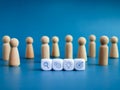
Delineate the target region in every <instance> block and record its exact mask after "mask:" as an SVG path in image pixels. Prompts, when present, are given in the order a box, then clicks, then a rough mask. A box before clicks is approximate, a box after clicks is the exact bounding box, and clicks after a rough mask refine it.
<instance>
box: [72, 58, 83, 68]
mask: <svg viewBox="0 0 120 90" xmlns="http://www.w3.org/2000/svg"><path fill="white" fill-rule="evenodd" d="M74 68H75V70H85V60H84V59H74Z"/></svg>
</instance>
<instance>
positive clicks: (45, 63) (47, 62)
mask: <svg viewBox="0 0 120 90" xmlns="http://www.w3.org/2000/svg"><path fill="white" fill-rule="evenodd" d="M41 69H42V70H45V71H47V70H52V60H51V59H42V60H41Z"/></svg>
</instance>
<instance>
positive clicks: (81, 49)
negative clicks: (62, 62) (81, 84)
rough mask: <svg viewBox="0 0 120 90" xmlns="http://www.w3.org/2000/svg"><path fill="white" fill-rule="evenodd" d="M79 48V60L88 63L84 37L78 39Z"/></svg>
mask: <svg viewBox="0 0 120 90" xmlns="http://www.w3.org/2000/svg"><path fill="white" fill-rule="evenodd" d="M78 43H79V48H78V58H83V59H84V60H85V61H87V54H86V47H85V44H86V39H85V38H84V37H80V38H79V39H78Z"/></svg>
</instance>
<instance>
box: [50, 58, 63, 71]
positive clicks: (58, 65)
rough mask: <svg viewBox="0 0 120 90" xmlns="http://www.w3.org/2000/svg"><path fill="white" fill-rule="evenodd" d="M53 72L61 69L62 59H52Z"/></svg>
mask: <svg viewBox="0 0 120 90" xmlns="http://www.w3.org/2000/svg"><path fill="white" fill-rule="evenodd" d="M52 68H53V70H56V71H59V70H62V69H63V59H53V62H52Z"/></svg>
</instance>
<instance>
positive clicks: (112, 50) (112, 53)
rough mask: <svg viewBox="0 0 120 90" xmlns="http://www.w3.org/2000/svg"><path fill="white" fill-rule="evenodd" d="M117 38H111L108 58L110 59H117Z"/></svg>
mask: <svg viewBox="0 0 120 90" xmlns="http://www.w3.org/2000/svg"><path fill="white" fill-rule="evenodd" d="M117 43H118V38H117V37H116V36H113V37H112V38H111V48H110V57H111V58H119V51H118V45H117Z"/></svg>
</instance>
